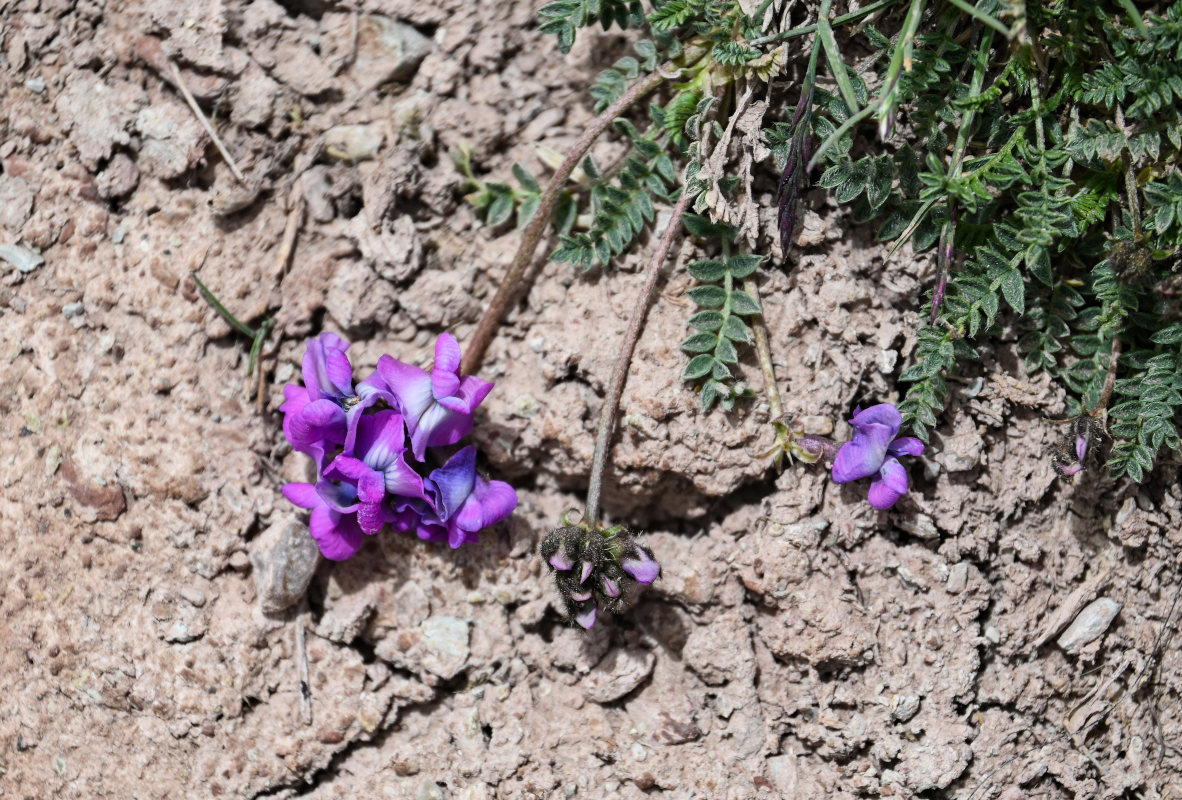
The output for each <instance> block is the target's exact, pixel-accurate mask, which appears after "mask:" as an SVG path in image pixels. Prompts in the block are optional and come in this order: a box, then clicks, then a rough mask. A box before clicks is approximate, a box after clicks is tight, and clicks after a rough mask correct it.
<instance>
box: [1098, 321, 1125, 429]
mask: <svg viewBox="0 0 1182 800" xmlns="http://www.w3.org/2000/svg"><path fill="white" fill-rule="evenodd" d="M1119 358H1120V336H1113V337H1112V356H1111V357H1110V359H1109V361H1108V374H1107V375H1105V376H1104V388H1103V389H1102V390H1101V391H1100V401H1099V402H1098V403H1096V410H1095V411H1093V412H1092V416H1096V415H1097V414H1099V413H1101V412H1102V411H1104V409H1106V408H1108V401H1109V400H1110V399H1112V389H1113V388H1114V387H1115V386H1116V362H1117V359H1119Z"/></svg>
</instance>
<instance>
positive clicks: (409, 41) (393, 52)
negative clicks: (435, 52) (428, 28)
mask: <svg viewBox="0 0 1182 800" xmlns="http://www.w3.org/2000/svg"><path fill="white" fill-rule="evenodd" d="M429 52H431V40H430V39H428V38H427V37H426V36H423V34H421V33H419V32H418V31H417V30H415V29H414V28H413V27H411V26H410V25H406V24H404V23H402V22H397V21H395V20H392V19H390V18H389V17H384V16H381V15H380V14H366V15H364V16H362V17H361V19H360V20H359V22H358V26H357V57H356V59H355V60H354V62H353V67H352V69H351V73H352V75H353V78H354V80H356V81H357V82H358V83H359V84H360V85H361V86H364V87H370V86H380V85H381V84H383V83H388V82H390V81H404V80H407V79H409V78H410V77H411V76H412V75H414V73H415V71H416V70H417V69H418V68H419V64H420V63H421V62H422V60H423V59H424V58H426V56H427V53H429Z"/></svg>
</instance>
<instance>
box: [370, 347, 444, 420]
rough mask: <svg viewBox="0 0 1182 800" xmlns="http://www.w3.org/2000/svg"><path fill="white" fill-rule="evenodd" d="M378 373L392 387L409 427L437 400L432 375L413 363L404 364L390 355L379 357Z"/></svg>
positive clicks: (392, 393) (391, 389)
mask: <svg viewBox="0 0 1182 800" xmlns="http://www.w3.org/2000/svg"><path fill="white" fill-rule="evenodd" d="M378 374H379V375H380V376H381V378H382V380H383V381H385V383H386V385H387V386H388V387H389V388H390V394H391V395H393V397H394V400H395V402H394V404H393V405H394V406H395V407H396V408H397V410H398V411H401V412H402V415H403V416H404V417H405V418H406V424H407V426H408V427H412V428H413V427H414V424H415V423H417V422H418V419H419V417H421V416H422V415H423V412H424V411H426V410H427V409H428V408H430V407H431V405H432V404H433V403H434V402H435V396H434V395H433V394H432V393H431V376H430V375H428V374H427V373H426V372H425V371H424V370H422V369H420V368H419V367H416V366H414V365H413V364H404V363H403V362H401V361H397V360H395V359H394V358H391V357H390V356H382V357H381V358H379V359H378Z"/></svg>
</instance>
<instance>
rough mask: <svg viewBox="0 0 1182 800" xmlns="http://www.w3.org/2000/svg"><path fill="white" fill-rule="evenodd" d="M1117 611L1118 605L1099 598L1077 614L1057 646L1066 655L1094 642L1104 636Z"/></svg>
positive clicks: (1109, 600)
mask: <svg viewBox="0 0 1182 800" xmlns="http://www.w3.org/2000/svg"><path fill="white" fill-rule="evenodd" d="M1119 611H1120V603H1118V602H1116V601H1115V600H1113V599H1111V598H1108V597H1101V598H1100V599H1099V600H1096V601H1095V602H1093V603H1092V604H1091V605H1089V606H1088V607H1087V608H1085V609H1084V610H1083V611H1081V612H1079V615H1078V616H1076V618H1075V621H1074V622H1072V623H1071V625H1070V627H1068V628H1067V630H1065V631H1063V635H1062V636H1060V637H1059V642H1058V644H1059V646H1060V647H1062V648H1063V649H1064V650H1065V651H1067V652H1068V653H1073V652H1075V651H1076V650H1078V649H1079V648H1081V647H1083V646H1084V645H1085V644H1088V643H1089V642H1094V641H1095V640H1096V639H1099V638H1100V637H1101V636H1103V635H1104V631H1106V630H1108V626H1109V625H1111V624H1112V620H1113V619H1115V618H1116V615H1117V612H1119Z"/></svg>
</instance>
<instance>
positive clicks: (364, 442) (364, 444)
mask: <svg viewBox="0 0 1182 800" xmlns="http://www.w3.org/2000/svg"><path fill="white" fill-rule="evenodd" d="M405 445H406V428H405V427H404V426H403V424H402V416H401V415H400V414H398V413H396V412H394V411H391V410H389V409H382V410H381V411H379V412H377V413H376V414H371V415H368V416H365V417H362V418H361V419H360V420H359V421H358V424H357V440H356V446H355V452H354V454H355V455H357V456H360V457H361V459H362V460H364V461H365V463H366V464H368V465H369V466H371V467H373V468H374V469H376V470H379V471H380V470H384V469H386V468H387V467H388V466H390V465H391V464H393V463H394V462H395V461H396V460H397V459H398V458H399V456H401V455H402V451H403V450H404V449H405Z"/></svg>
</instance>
